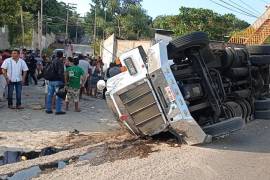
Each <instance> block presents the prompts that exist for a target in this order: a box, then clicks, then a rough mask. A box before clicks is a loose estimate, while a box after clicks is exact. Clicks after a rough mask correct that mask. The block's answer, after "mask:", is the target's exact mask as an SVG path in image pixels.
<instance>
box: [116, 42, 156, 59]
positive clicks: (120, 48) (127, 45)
mask: <svg viewBox="0 0 270 180" xmlns="http://www.w3.org/2000/svg"><path fill="white" fill-rule="evenodd" d="M116 43H117V53H116V56H117V57H119V56H120V55H121V54H123V53H124V52H127V51H129V50H131V49H134V48H136V47H138V46H142V47H143V49H144V51H145V52H146V53H147V51H148V49H149V48H150V47H151V46H152V41H150V40H149V41H145V40H138V41H130V40H117V42H116Z"/></svg>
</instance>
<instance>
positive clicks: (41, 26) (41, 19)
mask: <svg viewBox="0 0 270 180" xmlns="http://www.w3.org/2000/svg"><path fill="white" fill-rule="evenodd" d="M40 6H41V7H40V47H39V51H40V57H41V56H42V34H43V33H42V31H43V0H40Z"/></svg>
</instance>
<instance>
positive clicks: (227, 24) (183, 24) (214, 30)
mask: <svg viewBox="0 0 270 180" xmlns="http://www.w3.org/2000/svg"><path fill="white" fill-rule="evenodd" d="M153 26H154V27H155V28H162V29H168V30H173V31H174V33H175V35H176V36H178V35H183V34H187V33H190V32H193V31H204V32H207V33H208V34H209V37H210V38H211V39H213V40H226V39H225V37H226V36H229V35H231V34H232V33H233V32H236V31H240V30H243V29H245V28H247V27H248V26H249V24H248V23H247V22H245V21H243V20H240V19H238V18H236V17H235V15H233V14H225V15H220V14H218V13H215V12H214V11H212V10H209V9H202V8H186V7H181V8H180V9H179V14H178V15H175V16H158V17H157V18H156V19H155V20H154V22H153Z"/></svg>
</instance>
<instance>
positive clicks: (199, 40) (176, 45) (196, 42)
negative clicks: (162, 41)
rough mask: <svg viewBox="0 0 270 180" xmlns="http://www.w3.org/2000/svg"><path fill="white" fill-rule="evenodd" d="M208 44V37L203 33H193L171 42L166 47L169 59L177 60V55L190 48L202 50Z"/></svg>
mask: <svg viewBox="0 0 270 180" xmlns="http://www.w3.org/2000/svg"><path fill="white" fill-rule="evenodd" d="M208 44H209V38H208V35H207V34H206V33H204V32H194V33H191V34H188V35H185V36H181V37H178V38H176V39H174V40H172V41H171V42H170V43H169V44H168V46H167V50H168V57H169V59H175V58H177V54H178V53H180V52H181V51H184V50H185V49H188V48H191V47H199V48H203V47H205V46H207V45H208Z"/></svg>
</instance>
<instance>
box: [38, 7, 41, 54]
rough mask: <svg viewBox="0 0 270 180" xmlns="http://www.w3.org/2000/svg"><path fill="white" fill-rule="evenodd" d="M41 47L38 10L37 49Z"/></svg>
mask: <svg viewBox="0 0 270 180" xmlns="http://www.w3.org/2000/svg"><path fill="white" fill-rule="evenodd" d="M40 48H41V38H40V11H38V49H40Z"/></svg>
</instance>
